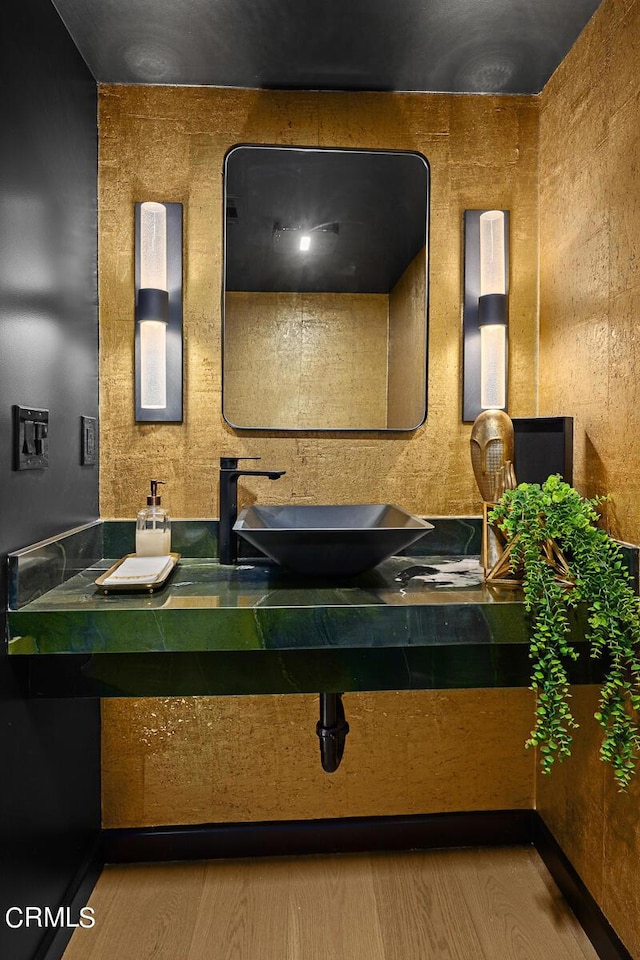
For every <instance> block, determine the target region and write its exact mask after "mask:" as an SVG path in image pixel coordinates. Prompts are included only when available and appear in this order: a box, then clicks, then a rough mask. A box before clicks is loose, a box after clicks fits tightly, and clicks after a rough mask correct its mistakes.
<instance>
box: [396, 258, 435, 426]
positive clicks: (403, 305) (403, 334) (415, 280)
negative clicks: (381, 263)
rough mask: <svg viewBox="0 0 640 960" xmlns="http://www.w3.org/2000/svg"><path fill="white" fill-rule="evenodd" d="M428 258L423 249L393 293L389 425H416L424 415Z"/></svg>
mask: <svg viewBox="0 0 640 960" xmlns="http://www.w3.org/2000/svg"><path fill="white" fill-rule="evenodd" d="M424 257H425V251H424V248H423V249H422V250H421V251H420V253H419V254H418V255H417V256H416V257H414V258H413V260H412V261H411V263H410V264H409V266H408V267H407V269H406V270H405V271H404V273H403V274H402V276H401V277H400V279H399V280H398V282H397V283H396V284H395V286H394V288H393V290H392V291H391V293H390V294H389V373H388V380H389V391H388V403H387V426H388V427H406V426H408V425H410V426H415V425H416V424H417V423H420V421H421V420H422V417H423V416H424V402H425V396H424V394H423V393H422V391H421V390H420V389H419V387H418V385H419V384H420V383H421V382H422V379H423V377H424V369H425V362H426V356H425V351H426V343H425V338H424V307H425V303H426V299H425V298H426V289H425V286H426V278H425V272H424ZM411 387H413V389H411Z"/></svg>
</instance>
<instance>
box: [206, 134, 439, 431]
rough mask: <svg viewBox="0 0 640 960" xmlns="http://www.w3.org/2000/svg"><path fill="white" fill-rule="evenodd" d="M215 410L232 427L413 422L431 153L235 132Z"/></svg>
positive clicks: (420, 385) (388, 426)
mask: <svg viewBox="0 0 640 960" xmlns="http://www.w3.org/2000/svg"><path fill="white" fill-rule="evenodd" d="M224 199H225V210H226V215H225V224H224V279H223V283H224V287H223V351H222V356H223V377H222V382H223V389H222V411H223V416H224V418H225V420H226V421H227V423H229V425H230V426H232V427H234V428H236V429H241V430H415V429H416V427H419V426H420V424H421V423H423V422H424V419H425V416H426V398H427V272H428V213H429V166H428V163H427V161H426V160H425V158H424V157H423V156H422V155H421V154H418V153H402V152H395V151H383V150H366V151H363V150H334V149H322V148H318V149H316V148H308V147H272V146H237V147H233V148H232V149H231V150H230V151H229V153H228V154H227V156H226V158H225V166H224Z"/></svg>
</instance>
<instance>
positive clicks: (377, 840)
mask: <svg viewBox="0 0 640 960" xmlns="http://www.w3.org/2000/svg"><path fill="white" fill-rule="evenodd" d="M102 837H103V855H104V861H105V862H106V863H139V862H161V861H167V860H203V859H204V860H215V859H220V858H225V859H232V858H238V857H275V856H301V855H305V854H322V853H325V854H327V853H362V852H373V851H382V850H433V849H438V848H440V849H442V848H446V847H474V846H506V845H514V844H532V845H534V846H535V847H536V849H537V850H538V853H539V854H540V856H541V858H542V860H543V861H544V863H545V865H546V867H547V869H548V870H549V872H550V874H551V876H552V877H553V879H554V881H555V883H556V884H557V886H558V888H559V889H560V891H561V893H562V895H563V896H564V898H565V899H566V901H567V902H568V904H569V906H570V907H571V909H572V910H573V912H574V914H575V916H576V917H577V919H578V921H579V922H580V924H581V926H582V927H583V929H584V931H585V933H586V934H587V936H588V937H589V939H590V941H591V943H592V944H593V947H594V949H595V950H596V952H597V954H598V956H599V957H600V960H632V957H631V954H630V953H629V952H628V951H627V949H626V948H625V946H624V944H623V943H622V941H621V940H620V938H619V937H618V936H617V934H616V932H615V930H614V929H613V927H612V926H611V925H610V923H609V922H608V920H607V919H606V917H605V916H604V914H603V912H602V910H601V909H600V907H599V906H598V904H597V903H596V901H595V900H594V898H593V897H592V895H591V894H590V892H589V891H588V890H587V888H586V886H585V884H584V883H583V882H582V880H581V879H580V877H579V876H578V874H577V873H576V871H575V870H574V868H573V867H572V865H571V863H570V862H569V860H568V858H567V857H566V855H565V854H564V853H563V851H562V849H561V847H560V845H559V844H558V842H557V841H556V839H555V837H554V836H553V834H552V833H551V831H550V830H549V828H548V827H547V826H546V824H545V823H544V821H543V820H542V818H541V817H540V815H539V814H538V813H537V812H536V811H535V810H489V811H478V812H472V813H442V814H426V815H418V816H400V817H345V818H336V819H328V820H296V821H280V822H278V821H270V822H265V823H227V824H220V823H214V824H200V825H197V826H175V827H153V828H142V829H139V828H133V829H126V830H104V831H103V834H102ZM59 956H60V954H51V955H49V954H46V956H44V957H43V958H42V960H59Z"/></svg>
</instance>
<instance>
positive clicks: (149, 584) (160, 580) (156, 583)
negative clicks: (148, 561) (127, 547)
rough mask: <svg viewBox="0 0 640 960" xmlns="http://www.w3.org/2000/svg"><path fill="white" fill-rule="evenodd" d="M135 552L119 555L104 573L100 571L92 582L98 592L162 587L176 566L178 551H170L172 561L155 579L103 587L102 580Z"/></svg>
mask: <svg viewBox="0 0 640 960" xmlns="http://www.w3.org/2000/svg"><path fill="white" fill-rule="evenodd" d="M135 556H136V554H135V553H127V554H126V555H125V556H124V557H120V559H119V560H117V561H116V563H114V564H113V566H111V567H109V569H108V570H105V572H104V573H101V574H100V576H99V577H98V579H97V580H94V583H95V585H96V586H97V587H99V589H100V592H101V593H104V594H108V593H153V592H154V591H155V590H160V589H161V587H164V585H165V583H166V582H167V580H168V579H169V577H170V576H171V574H172V573H173V571H174V570H175V568H176V567H177V566H178V561H179V559H180V554H179V553H170V554H169V556H170V557H171V559H172V560H173V563H172V564H171V566H170V567H169V569H168V570H166V571H165V572H164V573H163V574H162V576H160V577H157V578H156V579H155V580H148V581H145V582H144V583H121V584H109V585H108V586H106V587H105V585H104V581H105V580H106V579H107V577H110V576H111V574H112V573H115V571H116V570H117V569H118V567H119V566H120V565H121V564H122V563H124V561H125V560H128V559H129V557H135Z"/></svg>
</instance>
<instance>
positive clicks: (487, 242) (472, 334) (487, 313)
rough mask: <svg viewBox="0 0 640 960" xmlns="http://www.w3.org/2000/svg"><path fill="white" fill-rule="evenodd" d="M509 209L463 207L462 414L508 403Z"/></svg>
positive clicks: (473, 414) (471, 415) (470, 415)
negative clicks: (469, 208)
mask: <svg viewBox="0 0 640 960" xmlns="http://www.w3.org/2000/svg"><path fill="white" fill-rule="evenodd" d="M508 293H509V212H508V211H507V210H465V212H464V305H463V313H462V335H463V366H462V392H463V402H462V419H463V421H465V422H469V421H473V420H475V419H476V417H477V416H478V414H479V413H480V412H481V411H482V410H504V409H506V406H507V368H508V315H509V309H508Z"/></svg>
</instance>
